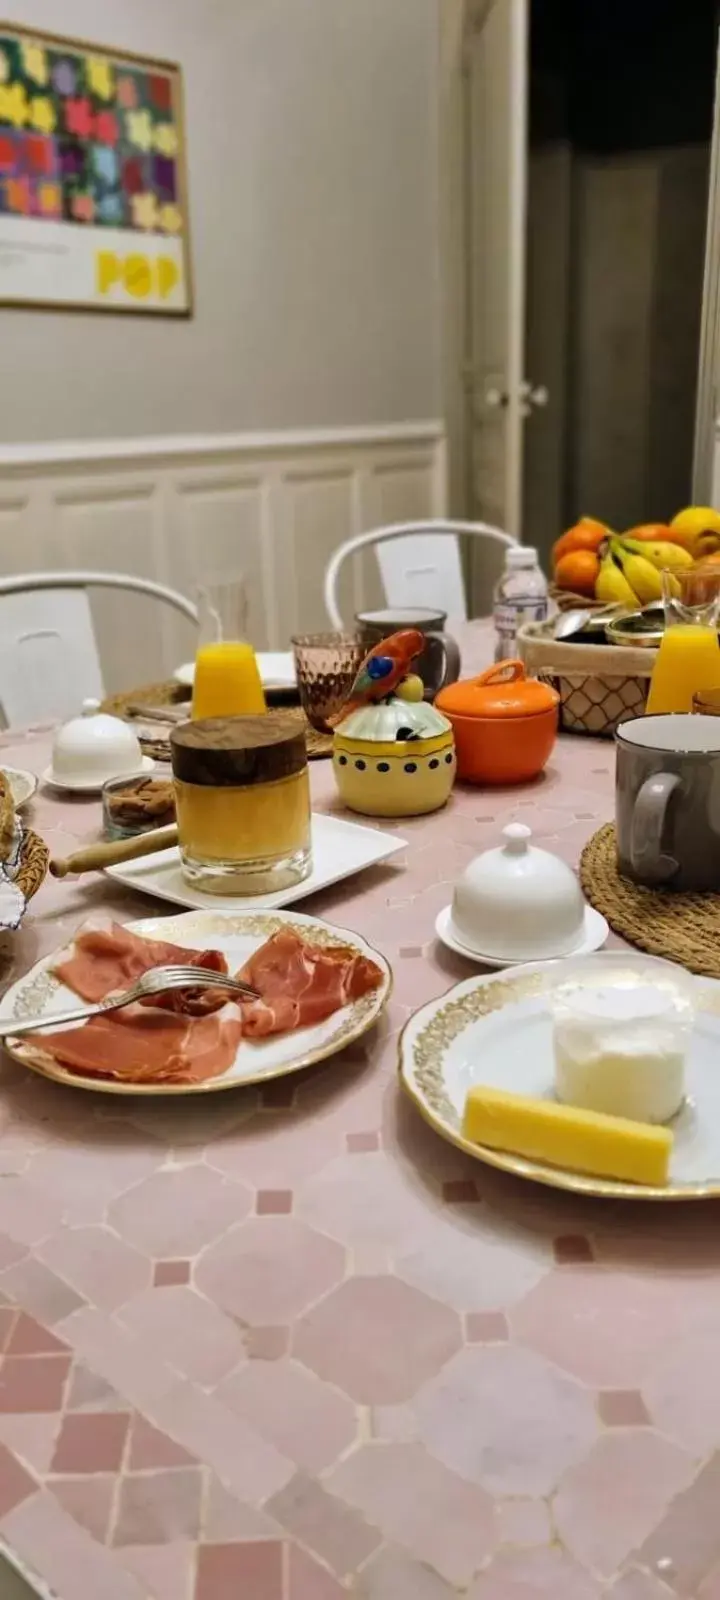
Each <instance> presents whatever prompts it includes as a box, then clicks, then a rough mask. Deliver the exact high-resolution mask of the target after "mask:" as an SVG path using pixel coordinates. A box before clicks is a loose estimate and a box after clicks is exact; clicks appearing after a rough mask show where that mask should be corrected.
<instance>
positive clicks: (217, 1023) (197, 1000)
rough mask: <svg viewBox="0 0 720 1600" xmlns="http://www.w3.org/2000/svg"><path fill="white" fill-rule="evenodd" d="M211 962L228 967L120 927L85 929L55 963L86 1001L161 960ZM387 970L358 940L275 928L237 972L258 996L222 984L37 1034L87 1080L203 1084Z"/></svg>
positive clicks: (323, 1014) (362, 990)
mask: <svg viewBox="0 0 720 1600" xmlns="http://www.w3.org/2000/svg"><path fill="white" fill-rule="evenodd" d="M176 964H177V965H182V966H189V965H192V966H208V967H211V968H212V969H213V970H214V971H216V972H227V970H228V968H227V962H226V960H225V957H224V956H223V955H222V954H221V953H220V952H219V951H217V950H205V951H198V950H184V949H182V948H181V947H180V946H179V945H173V944H167V943H164V942H162V941H159V940H151V939H143V938H140V937H139V935H137V934H134V933H130V932H129V930H128V929H127V928H122V927H120V926H119V925H118V924H117V923H111V924H109V925H105V926H102V927H101V926H94V927H87V928H86V929H85V930H84V931H83V932H82V933H80V934H78V936H77V938H76V940H75V943H74V945H73V947H72V948H71V950H69V951H68V952H66V953H64V954H63V956H62V957H61V959H60V960H59V962H58V964H57V966H56V967H55V968H54V971H55V974H56V976H57V977H58V978H60V979H61V981H62V982H63V983H65V984H66V985H67V986H68V988H71V989H73V990H74V991H75V993H76V994H79V995H81V997H82V998H83V999H84V1000H89V1001H92V1002H96V1001H98V1000H104V999H105V998H106V997H107V996H108V995H110V994H113V993H115V992H116V991H118V990H122V989H126V988H127V987H128V986H129V985H130V984H131V983H133V982H134V981H135V979H136V978H138V977H139V976H140V975H141V974H142V973H143V972H148V971H150V969H151V968H152V967H155V966H167V965H176ZM382 976H383V975H382V971H381V969H380V968H379V967H378V966H377V965H376V963H375V962H374V961H370V960H368V959H367V958H366V957H365V956H362V955H360V954H359V952H358V951H357V950H355V949H353V947H352V946H349V945H348V946H339V945H332V946H328V947H327V948H326V947H325V946H322V945H314V944H312V943H311V942H310V941H306V940H305V939H303V938H302V937H301V935H300V934H299V933H298V932H297V931H296V930H295V929H294V928H291V927H287V928H283V929H281V930H280V931H279V932H278V933H275V934H273V936H272V938H270V939H268V940H267V941H266V943H265V944H264V945H262V946H261V947H260V949H259V950H256V951H254V953H253V955H252V956H251V957H250V958H249V960H248V961H246V963H245V965H244V967H243V968H242V970H241V971H240V972H239V973H238V977H239V978H242V979H244V981H245V982H247V983H250V984H251V985H252V987H253V988H254V989H257V991H258V994H259V996H260V998H259V999H258V1000H240V1001H237V998H236V997H235V998H232V999H231V998H230V997H229V995H228V994H227V993H223V991H222V990H203V989H202V987H201V986H199V987H198V989H196V990H190V991H187V990H185V991H175V992H171V993H170V992H169V993H168V994H167V995H164V996H162V997H159V998H158V999H154V998H153V999H152V1000H144V1001H142V1002H141V1003H140V1004H139V1005H132V1006H128V1007H126V1008H125V1009H124V1010H122V1011H117V1012H112V1013H109V1014H108V1015H107V1016H100V1017H93V1018H91V1019H90V1020H89V1021H88V1022H86V1023H84V1024H83V1025H82V1026H81V1027H79V1028H68V1029H65V1030H60V1031H58V1032H55V1033H44V1034H42V1035H41V1037H40V1041H39V1042H40V1045H41V1048H42V1049H43V1050H44V1051H46V1052H47V1053H48V1054H49V1055H51V1056H53V1058H54V1059H55V1060H56V1061H58V1062H60V1064H61V1065H62V1066H64V1067H67V1068H68V1069H69V1070H70V1071H71V1072H77V1073H80V1074H82V1075H83V1076H90V1077H100V1078H116V1079H118V1080H119V1081H122V1082H124V1083H138V1084H143V1083H145V1084H149V1083H159V1084H160V1083H168V1084H169V1083H178V1084H179V1083H203V1082H205V1081H207V1080H208V1079H209V1078H215V1077H219V1076H220V1075H221V1074H222V1073H224V1072H227V1071H228V1069H229V1068H230V1067H231V1066H232V1064H233V1062H234V1060H235V1057H236V1054H237V1049H238V1045H239V1044H240V1041H241V1039H243V1038H244V1039H247V1040H248V1041H252V1040H261V1039H265V1038H267V1037H268V1036H269V1035H271V1034H278V1033H287V1032H290V1031H292V1030H293V1029H295V1028H303V1027H312V1026H313V1025H314V1024H316V1023H318V1022H323V1021H325V1019H326V1018H327V1017H329V1016H332V1014H333V1013H334V1012H335V1011H339V1010H341V1009H342V1007H343V1006H346V1005H348V1004H349V1003H350V1002H351V1001H353V1000H357V999H359V998H360V997H361V996H362V995H364V994H367V993H369V992H370V991H371V990H372V989H376V988H377V987H378V986H379V984H380V983H381V982H382Z"/></svg>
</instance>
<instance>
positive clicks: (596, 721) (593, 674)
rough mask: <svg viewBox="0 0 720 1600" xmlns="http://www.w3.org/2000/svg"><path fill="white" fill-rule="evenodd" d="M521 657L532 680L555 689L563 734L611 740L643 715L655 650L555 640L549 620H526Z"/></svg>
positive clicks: (520, 634) (519, 645)
mask: <svg viewBox="0 0 720 1600" xmlns="http://www.w3.org/2000/svg"><path fill="white" fill-rule="evenodd" d="M518 654H519V655H520V656H521V658H522V660H523V661H524V662H525V666H526V667H527V670H528V672H529V673H531V674H532V676H533V677H534V678H540V679H541V681H542V682H543V683H549V684H552V687H553V688H554V689H557V692H558V694H559V696H560V727H561V729H562V731H563V732H564V733H592V734H596V735H598V736H600V737H602V738H611V737H612V735H613V734H614V732H615V729H616V728H617V727H618V726H619V724H620V723H621V722H627V720H628V718H629V717H641V716H642V715H643V712H644V710H645V702H646V700H647V695H648V688H649V686H650V677H651V674H652V669H653V666H654V665H655V657H656V656H657V650H650V649H647V648H641V647H638V648H633V647H632V646H629V645H614V644H569V643H567V642H565V641H559V640H557V639H554V638H553V636H552V623H551V622H528V623H526V625H525V627H524V628H521V629H520V632H519V633H518Z"/></svg>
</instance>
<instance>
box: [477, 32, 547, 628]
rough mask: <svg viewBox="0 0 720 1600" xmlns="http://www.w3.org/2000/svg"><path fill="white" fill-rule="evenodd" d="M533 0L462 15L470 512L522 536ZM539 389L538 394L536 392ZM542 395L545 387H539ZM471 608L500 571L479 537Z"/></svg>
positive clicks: (479, 602)
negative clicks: (530, 16)
mask: <svg viewBox="0 0 720 1600" xmlns="http://www.w3.org/2000/svg"><path fill="white" fill-rule="evenodd" d="M528 46H529V21H528V0H468V8H467V15H466V21H465V44H464V84H465V195H466V201H465V233H466V266H467V284H466V321H465V394H466V415H465V445H466V448H465V461H466V471H467V476H468V482H467V485H466V497H467V505H468V511H469V514H470V516H471V517H472V518H474V519H478V520H482V521H484V522H491V523H494V524H495V525H496V526H497V527H500V528H504V529H505V530H506V531H507V532H508V533H512V534H514V535H515V537H516V538H519V537H520V536H521V506H522V472H523V460H522V455H523V428H524V418H525V415H526V414H527V413H528V411H529V409H530V406H529V402H530V397H531V385H530V384H529V383H527V382H526V381H525V371H524V345H525V244H526V236H525V218H526V195H527V98H528ZM537 398H538V396H537V394H536V393H534V394H533V399H535V400H537ZM539 399H540V403H542V402H543V394H542V391H540V395H539ZM472 544H473V555H472V561H473V567H472V600H473V610H475V611H477V610H478V609H479V608H481V607H482V608H483V609H484V608H485V607H486V606H487V599H488V596H487V587H488V577H489V574H490V573H491V572H492V571H493V570H496V563H493V562H492V558H490V560H489V561H487V560H486V559H484V558H485V556H486V552H485V549H484V547H483V546H481V545H480V544H479V541H476V540H473V541H472Z"/></svg>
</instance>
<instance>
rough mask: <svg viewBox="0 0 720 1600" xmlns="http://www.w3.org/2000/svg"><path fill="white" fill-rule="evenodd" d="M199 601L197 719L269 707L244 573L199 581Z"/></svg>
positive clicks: (252, 712) (239, 714) (194, 704)
mask: <svg viewBox="0 0 720 1600" xmlns="http://www.w3.org/2000/svg"><path fill="white" fill-rule="evenodd" d="M197 606H198V624H199V639H198V649H197V654H196V656H195V680H194V685H193V698H192V715H193V719H198V718H204V717H242V716H253V715H257V714H261V713H262V712H264V711H266V710H267V706H266V704H265V695H264V693H263V687H262V682H261V678H260V670H259V667H258V662H257V656H256V654H255V651H254V649H253V647H252V645H251V644H250V641H249V639H248V626H247V619H248V596H247V585H246V582H245V579H244V578H243V577H242V576H241V575H240V574H238V575H237V576H235V577H230V578H218V579H215V578H209V579H206V580H204V581H203V582H202V583H201V584H199V586H198V590H197Z"/></svg>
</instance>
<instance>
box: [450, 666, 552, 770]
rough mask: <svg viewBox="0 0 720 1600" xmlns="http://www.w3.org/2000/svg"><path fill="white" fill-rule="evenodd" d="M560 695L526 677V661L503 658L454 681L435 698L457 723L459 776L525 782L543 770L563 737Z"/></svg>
mask: <svg viewBox="0 0 720 1600" xmlns="http://www.w3.org/2000/svg"><path fill="white" fill-rule="evenodd" d="M559 703H560V697H559V695H558V694H557V692H556V690H555V689H552V688H551V687H550V685H549V684H547V683H539V682H538V681H537V680H536V679H535V678H526V676H525V667H524V664H523V662H522V661H499V662H498V663H497V665H496V666H494V667H490V668H489V669H488V671H487V672H483V673H481V675H480V677H479V678H473V679H469V680H468V679H466V680H465V681H463V682H461V683H451V684H449V685H448V687H447V688H446V689H441V690H440V693H439V695H438V696H437V698H436V700H435V705H436V706H437V709H438V711H442V712H443V713H444V715H445V716H446V717H447V718H448V720H449V721H450V722H451V723H452V727H453V732H454V734H455V749H456V752H457V775H458V778H459V779H460V780H461V781H464V782H465V783H525V782H527V781H528V780H529V779H530V778H536V777H537V775H538V773H539V772H542V769H543V767H544V766H545V763H546V762H547V760H548V757H549V755H550V752H551V750H552V747H553V745H554V743H555V739H556V736H557V725H558V705H559Z"/></svg>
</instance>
